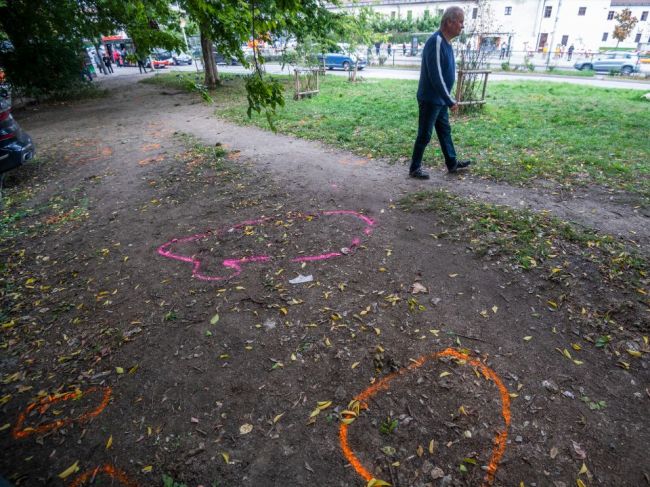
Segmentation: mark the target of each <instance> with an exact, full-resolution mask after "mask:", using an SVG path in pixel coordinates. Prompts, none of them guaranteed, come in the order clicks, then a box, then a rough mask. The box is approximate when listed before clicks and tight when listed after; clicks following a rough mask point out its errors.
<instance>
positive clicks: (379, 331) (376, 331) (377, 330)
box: [374, 326, 381, 336]
mask: <svg viewBox="0 0 650 487" xmlns="http://www.w3.org/2000/svg"><path fill="white" fill-rule="evenodd" d="M374 330H375V333H376V334H377V336H379V335H381V330H380V329H379V328H377V327H376V326H375V327H374Z"/></svg>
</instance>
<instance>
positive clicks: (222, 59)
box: [212, 51, 241, 66]
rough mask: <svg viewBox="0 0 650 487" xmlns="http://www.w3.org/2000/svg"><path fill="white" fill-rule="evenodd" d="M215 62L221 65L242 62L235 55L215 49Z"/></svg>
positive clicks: (233, 64)
mask: <svg viewBox="0 0 650 487" xmlns="http://www.w3.org/2000/svg"><path fill="white" fill-rule="evenodd" d="M212 54H214V62H215V63H217V64H218V65H221V66H237V65H239V64H241V63H240V62H239V60H238V59H237V58H236V57H235V56H228V57H226V56H224V55H223V54H221V53H219V52H216V51H213V52H212Z"/></svg>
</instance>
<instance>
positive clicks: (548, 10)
mask: <svg viewBox="0 0 650 487" xmlns="http://www.w3.org/2000/svg"><path fill="white" fill-rule="evenodd" d="M552 11H553V7H551V6H547V7H545V8H544V17H546V18H548V17H550V16H551V12H552Z"/></svg>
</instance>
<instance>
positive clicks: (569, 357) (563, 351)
mask: <svg viewBox="0 0 650 487" xmlns="http://www.w3.org/2000/svg"><path fill="white" fill-rule="evenodd" d="M562 355H564V356H565V357H566V358H568V359H569V360H571V354H570V353H569V351H568V350H567V349H566V348H565V349H564V350H562Z"/></svg>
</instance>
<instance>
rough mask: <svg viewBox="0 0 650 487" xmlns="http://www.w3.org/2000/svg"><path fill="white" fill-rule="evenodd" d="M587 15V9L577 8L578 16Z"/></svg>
mask: <svg viewBox="0 0 650 487" xmlns="http://www.w3.org/2000/svg"><path fill="white" fill-rule="evenodd" d="M586 13H587V7H579V8H578V15H584V14H586Z"/></svg>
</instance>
